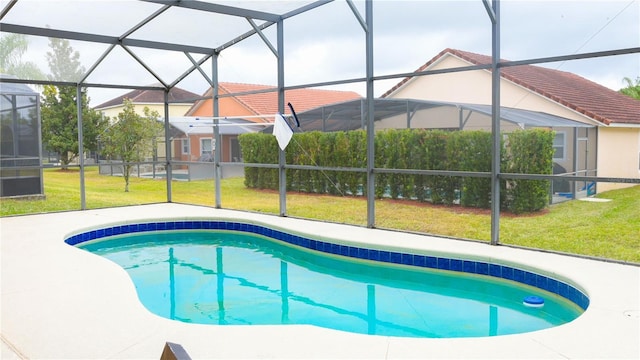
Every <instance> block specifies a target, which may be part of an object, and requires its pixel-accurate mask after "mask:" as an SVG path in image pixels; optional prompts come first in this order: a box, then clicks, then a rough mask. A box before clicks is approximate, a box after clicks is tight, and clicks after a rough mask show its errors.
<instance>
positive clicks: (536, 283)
mask: <svg viewBox="0 0 640 360" xmlns="http://www.w3.org/2000/svg"><path fill="white" fill-rule="evenodd" d="M167 230H169V231H170V230H233V231H240V232H247V233H252V234H257V235H262V236H266V237H269V238H272V239H276V240H280V241H283V242H286V243H288V244H291V245H296V246H300V247H304V248H307V249H310V250H315V251H321V252H324V253H327V254H334V255H340V256H346V257H350V258H355V259H363V260H371V261H378V262H383V263H391V264H401V265H408V266H415V267H420V268H428V269H438V270H449V271H457V272H464V273H470V274H478V275H486V276H491V277H495V278H502V279H506V280H511V281H516V282H519V283H522V284H526V285H530V286H533V287H536V288H539V289H542V290H546V291H549V292H551V293H554V294H557V295H559V296H562V297H564V298H566V299H568V300H569V301H572V302H573V303H575V304H576V305H578V306H579V307H580V308H582V309H583V310H586V309H587V307H588V306H589V298H588V297H587V296H586V295H585V294H584V293H583V292H582V291H580V290H578V289H576V288H575V287H574V286H572V285H571V284H567V283H565V282H563V281H560V280H556V279H553V278H550V277H547V276H544V275H540V274H536V273H533V272H530V271H527V270H521V269H518V268H514V267H510V266H506V265H500V264H494V263H490V262H484V261H476V260H464V259H452V258H446V257H437V256H429V255H421V254H411V253H404V252H397V251H387V250H380V249H369V248H364V247H356V246H349V245H342V244H336V243H332V242H329V241H323V240H316V239H311V238H306V237H303V236H299V235H294V234H289V233H287V232H284V231H280V230H276V229H271V228H268V227H265V226H262V225H256V224H249V223H242V222H237V221H220V220H184V221H158V222H147V223H138V224H126V225H116V226H110V227H106V228H100V229H96V230H90V231H86V232H82V233H79V234H75V235H72V236H69V237H68V238H66V239H65V240H64V241H65V242H66V243H67V244H69V245H73V246H75V245H78V244H81V243H83V242H87V241H94V240H98V239H102V238H107V237H110V236H117V235H124V234H131V233H140V232H151V231H167Z"/></svg>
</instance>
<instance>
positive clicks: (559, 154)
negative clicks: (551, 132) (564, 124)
mask: <svg viewBox="0 0 640 360" xmlns="http://www.w3.org/2000/svg"><path fill="white" fill-rule="evenodd" d="M565 135H566V134H565V133H563V132H556V137H555V138H554V139H553V150H554V152H553V160H564V159H565V150H564V149H565V143H566V140H565V137H566V136H565Z"/></svg>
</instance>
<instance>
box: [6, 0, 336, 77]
mask: <svg viewBox="0 0 640 360" xmlns="http://www.w3.org/2000/svg"><path fill="white" fill-rule="evenodd" d="M327 3H330V1H326V0H322V1H308V0H307V1H305V0H296V1H215V2H214V1H210V0H189V1H180V0H176V1H173V0H118V1H86V0H84V1H82V0H64V1H48V0H47V1H34V0H0V29H1V30H2V32H3V33H15V34H22V35H26V36H28V37H29V43H30V44H31V45H32V47H39V48H44V47H45V46H44V44H46V41H47V39H48V38H59V39H67V40H70V41H71V45H72V47H73V49H74V50H77V51H78V52H79V53H80V54H81V57H82V60H83V64H82V66H83V67H84V69H83V70H84V71H82V72H81V73H76V72H69V73H67V74H64V73H62V74H56V75H55V76H54V75H51V74H47V75H45V74H43V73H32V74H28V75H23V76H22V78H21V79H23V80H34V81H35V82H36V83H37V82H38V81H40V82H46V81H51V82H59V83H64V82H69V83H82V84H88V85H112V84H113V85H116V83H115V81H114V82H113V83H112V82H110V81H109V80H110V78H111V77H113V76H109V75H113V73H111V74H109V72H110V71H113V67H112V66H106V65H108V64H109V63H111V64H113V63H119V64H124V63H125V61H126V62H128V63H127V65H126V66H124V69H126V70H127V71H129V72H130V71H136V72H145V73H148V75H150V76H149V78H150V79H149V80H153V81H149V80H145V83H146V84H149V83H151V82H158V81H159V82H160V84H161V85H159V86H157V87H156V86H152V87H150V86H147V87H148V88H172V87H174V86H175V85H176V84H178V83H179V82H180V81H182V80H183V79H184V78H185V77H186V76H188V75H189V74H191V73H194V72H196V73H197V72H198V71H196V70H197V69H198V67H199V66H202V65H203V64H204V63H205V62H207V60H209V59H210V58H211V56H213V55H214V54H219V53H220V52H221V51H222V50H224V49H226V48H229V47H231V46H232V45H235V44H237V43H239V42H241V41H243V40H246V39H248V38H250V37H256V38H261V39H262V42H263V44H262V45H263V46H264V47H265V49H267V50H266V51H267V52H268V51H269V50H268V49H271V50H272V51H274V50H275V48H274V45H273V44H274V43H275V39H274V34H275V32H276V31H275V26H273V27H272V25H274V24H276V23H277V22H278V21H280V20H285V19H287V18H290V17H293V16H296V15H298V14H300V13H304V12H306V11H309V10H312V9H314V8H317V7H319V6H322V5H324V4H327ZM78 14H81V16H78ZM254 35H255V36H254ZM34 44H35V45H34ZM39 51H40V53H39V54H37V55H38V57H41V58H42V59H37V61H36V62H37V63H42V62H43V60H44V58H45V53H44V52H46V51H47V50H44V51H42V50H39ZM167 55H171V56H173V55H179V56H180V57H179V59H180V60H178V61H173V62H172V64H171V66H167V64H166V63H163V57H166V56H167ZM175 58H178V57H174V59H175ZM102 68H109V69H110V70H102ZM120 69H123V67H122V66H121V67H120ZM205 69H206V68H205ZM118 80H122V81H121V82H120V81H119V82H118V83H117V85H122V86H126V85H135V86H136V87H138V84H131V83H127V81H126V80H124V79H118ZM209 81H210V80H209ZM145 83H141V84H140V85H143V84H145Z"/></svg>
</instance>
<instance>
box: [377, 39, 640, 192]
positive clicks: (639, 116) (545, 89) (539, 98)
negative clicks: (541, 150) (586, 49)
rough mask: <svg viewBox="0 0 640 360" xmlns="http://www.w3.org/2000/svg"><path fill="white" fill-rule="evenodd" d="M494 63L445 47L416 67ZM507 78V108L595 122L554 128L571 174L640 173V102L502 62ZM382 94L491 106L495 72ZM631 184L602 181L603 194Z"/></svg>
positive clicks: (503, 95) (415, 83)
mask: <svg viewBox="0 0 640 360" xmlns="http://www.w3.org/2000/svg"><path fill="white" fill-rule="evenodd" d="M490 63H491V57H490V56H486V55H480V54H475V53H471V52H467V51H461V50H456V49H445V50H443V51H442V52H440V53H439V54H438V55H436V56H435V57H434V58H432V59H431V60H429V61H428V62H427V63H425V64H424V65H422V66H421V67H420V68H418V69H417V70H416V71H428V70H439V69H450V68H456V67H465V66H472V65H480V64H490ZM500 75H501V84H500V104H501V106H502V107H503V108H514V109H524V110H531V111H535V112H541V113H546V114H551V115H555V116H558V117H561V118H565V119H569V120H574V121H577V122H579V123H582V124H588V125H593V126H594V127H593V128H589V127H585V128H577V127H574V128H573V129H571V128H569V127H564V128H563V127H560V128H559V129H555V128H554V130H556V134H557V135H556V140H555V142H554V147H555V148H556V153H555V155H554V161H555V162H556V163H557V165H558V166H559V167H560V168H564V169H573V171H571V172H572V173H573V172H578V173H579V175H596V173H595V172H596V171H597V175H598V176H601V177H624V178H640V101H638V100H636V99H633V98H630V97H628V96H625V95H623V94H620V93H618V92H616V91H613V90H611V89H609V88H606V87H604V86H601V85H599V84H596V83H594V82H592V81H590V80H587V79H585V78H582V77H580V76H578V75H575V74H572V73H569V72H565V71H559V70H553V69H549V68H544V67H540V66H533V65H521V66H509V67H503V68H501V71H500ZM382 97H383V98H385V99H422V100H428V101H436V102H449V103H466V104H484V105H487V104H491V71H490V70H473V71H463V72H451V73H442V74H436V75H428V76H413V77H407V78H404V79H403V80H402V81H400V82H399V83H398V84H396V85H395V86H393V87H392V88H391V89H389V90H388V91H387V92H386V93H385V94H384V95H383V96H382ZM502 111H504V110H502ZM572 144H575V145H572ZM574 153H575V154H574ZM571 164H574V165H576V166H570V165H571ZM557 172H562V171H556V173H557ZM625 186H628V185H625V184H614V183H599V184H598V191H605V190H611V189H615V188H621V187H625Z"/></svg>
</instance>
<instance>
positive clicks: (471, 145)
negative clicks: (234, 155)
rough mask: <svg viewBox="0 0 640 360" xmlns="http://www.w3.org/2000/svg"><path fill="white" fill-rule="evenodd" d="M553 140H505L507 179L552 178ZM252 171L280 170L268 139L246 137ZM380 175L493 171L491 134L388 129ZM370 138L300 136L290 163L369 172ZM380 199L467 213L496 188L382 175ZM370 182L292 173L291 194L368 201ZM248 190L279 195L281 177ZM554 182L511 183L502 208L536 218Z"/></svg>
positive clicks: (534, 136)
mask: <svg viewBox="0 0 640 360" xmlns="http://www.w3.org/2000/svg"><path fill="white" fill-rule="evenodd" d="M553 138H554V133H553V132H552V131H548V130H542V129H531V130H521V131H516V132H512V133H508V134H506V137H503V139H506V140H503V143H502V144H501V149H502V153H501V159H502V161H501V169H502V172H513V173H530V174H550V173H551V172H552V166H553ZM239 140H240V146H241V149H242V155H243V158H244V161H245V163H265V164H277V163H278V146H277V143H276V141H275V138H274V137H273V136H271V135H269V134H263V133H251V134H243V135H241V136H240V138H239ZM374 144H375V149H374V153H375V160H374V166H375V167H376V168H387V169H391V168H393V169H423V170H455V171H472V172H490V171H491V148H492V137H491V133H489V132H486V131H456V132H449V131H442V130H425V129H388V130H384V131H379V132H376V137H375V140H374ZM366 153H367V152H366V133H365V132H364V131H360V130H357V131H347V132H329V133H324V132H319V131H315V132H307V133H297V134H294V135H293V139H292V141H291V143H290V144H289V146H288V147H287V149H286V151H285V154H286V163H287V164H294V165H317V166H324V167H344V168H365V167H366V161H367V159H366ZM375 182H376V183H375V195H376V197H378V198H382V197H391V198H393V199H398V198H403V199H413V200H417V201H430V202H433V203H434V204H447V205H451V204H457V203H459V204H460V205H462V206H466V207H478V208H489V207H490V206H491V180H490V179H489V178H486V177H458V176H441V175H411V174H398V173H389V174H387V173H378V174H377V175H376V178H375ZM365 184H366V174H365V173H364V172H357V171H319V170H295V169H288V170H287V190H290V191H299V192H309V193H321V194H327V193H328V194H334V195H343V196H346V195H350V196H363V195H366V186H365ZM245 185H246V186H247V187H250V188H259V189H278V170H277V169H268V168H259V167H247V168H245ZM549 186H550V182H549V181H547V180H508V181H502V183H501V195H502V196H501V207H502V208H503V209H507V210H509V211H512V212H514V213H522V212H533V211H538V210H540V209H543V208H544V207H546V206H547V204H548V203H549Z"/></svg>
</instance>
